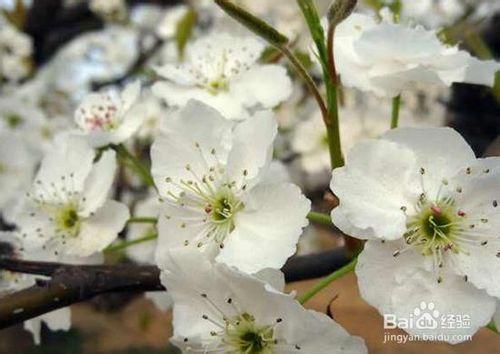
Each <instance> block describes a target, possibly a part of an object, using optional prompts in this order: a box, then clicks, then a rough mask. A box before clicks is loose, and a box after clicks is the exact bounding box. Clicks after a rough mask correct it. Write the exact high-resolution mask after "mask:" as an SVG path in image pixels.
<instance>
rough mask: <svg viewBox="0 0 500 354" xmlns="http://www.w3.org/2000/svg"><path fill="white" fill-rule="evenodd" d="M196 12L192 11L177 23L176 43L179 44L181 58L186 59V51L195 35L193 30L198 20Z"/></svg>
mask: <svg viewBox="0 0 500 354" xmlns="http://www.w3.org/2000/svg"><path fill="white" fill-rule="evenodd" d="M197 17H198V16H197V14H196V11H194V10H192V9H190V10H189V11H188V12H186V14H185V15H184V16H183V17H182V18H181V19H180V20H179V22H177V26H176V31H175V43H176V44H177V50H178V52H179V57H180V58H183V57H184V49H185V48H186V45H187V43H188V41H189V39H190V38H191V36H192V35H193V29H194V26H195V25H196V19H197Z"/></svg>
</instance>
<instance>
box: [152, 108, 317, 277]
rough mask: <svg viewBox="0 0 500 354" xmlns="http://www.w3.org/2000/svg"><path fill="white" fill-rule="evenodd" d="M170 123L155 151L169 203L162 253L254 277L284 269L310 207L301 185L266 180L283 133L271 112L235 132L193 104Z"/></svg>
mask: <svg viewBox="0 0 500 354" xmlns="http://www.w3.org/2000/svg"><path fill="white" fill-rule="evenodd" d="M164 123H165V124H164V126H163V134H162V135H160V136H159V137H158V138H157V139H156V141H155V142H154V144H153V146H152V149H151V157H152V174H153V178H154V180H155V183H156V186H157V188H158V191H159V193H160V196H161V197H162V199H163V201H164V205H163V210H162V212H161V214H160V218H159V226H158V227H159V240H158V250H157V255H161V254H162V253H164V252H165V251H166V250H168V249H172V248H178V247H188V248H194V249H199V250H200V251H203V252H208V253H211V254H212V255H213V256H214V257H215V259H216V261H218V262H223V263H226V264H228V265H231V266H236V267H238V268H239V269H240V270H242V271H245V272H249V273H252V272H256V271H259V270H260V269H263V268H281V266H283V264H284V263H285V261H286V259H287V258H288V257H290V256H291V255H292V254H293V253H294V252H295V250H296V244H297V241H298V238H299V236H300V234H301V233H302V228H303V227H305V226H306V225H307V219H306V215H307V213H308V211H309V208H310V202H309V200H307V199H306V198H305V197H304V196H303V195H302V193H301V191H300V189H299V188H298V187H297V186H295V185H293V184H290V183H283V182H274V181H268V180H267V179H265V178H264V177H265V175H266V171H267V170H268V168H269V162H270V159H271V153H272V144H273V140H274V137H275V136H276V133H277V127H276V123H275V121H274V119H273V117H272V114H271V113H270V112H267V111H260V112H257V113H255V114H254V115H253V116H252V117H250V118H249V119H248V120H246V121H244V122H242V123H239V124H237V125H236V126H234V123H233V122H231V121H228V120H226V119H224V117H222V116H221V115H220V114H219V113H218V112H217V111H215V110H213V109H212V108H210V107H208V106H206V105H205V104H203V103H201V102H196V101H190V102H189V103H188V104H187V106H186V107H185V108H184V109H182V110H180V111H179V112H177V113H176V114H173V115H172V116H171V117H170V119H168V120H166V121H165V122H164ZM193 127H196V129H194V128H193ZM233 127H234V128H233Z"/></svg>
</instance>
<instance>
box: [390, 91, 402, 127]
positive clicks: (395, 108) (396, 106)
mask: <svg viewBox="0 0 500 354" xmlns="http://www.w3.org/2000/svg"><path fill="white" fill-rule="evenodd" d="M400 109H401V95H398V96H396V97H394V98H393V99H392V116H391V129H394V128H397V127H398V125H399V111H400Z"/></svg>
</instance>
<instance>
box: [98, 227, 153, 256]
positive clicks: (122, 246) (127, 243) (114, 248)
mask: <svg viewBox="0 0 500 354" xmlns="http://www.w3.org/2000/svg"><path fill="white" fill-rule="evenodd" d="M157 238H158V234H157V233H156V232H154V233H150V234H147V235H146V236H144V237H141V238H138V239H135V240H130V241H122V242H120V243H117V244H114V245H111V246H108V247H107V248H106V249H105V250H104V252H105V253H111V252H116V251H121V250H123V249H125V248H128V247H130V246H133V245H137V244H139V243H143V242H147V241H152V240H156V239H157Z"/></svg>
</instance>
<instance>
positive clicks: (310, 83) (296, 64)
mask: <svg viewBox="0 0 500 354" xmlns="http://www.w3.org/2000/svg"><path fill="white" fill-rule="evenodd" d="M277 49H278V50H280V51H281V52H282V53H283V54H284V55H285V56H286V58H287V59H288V61H289V62H290V64H291V65H292V66H293V68H294V70H295V72H296V73H297V75H299V76H300V77H301V79H302V80H304V82H305V84H306V86H307V88H308V89H309V92H311V94H312V95H313V97H314V99H315V100H316V102H317V103H318V106H319V108H320V110H321V115H322V116H323V120H324V121H325V122H327V121H328V119H329V114H328V109H327V108H326V105H325V102H324V101H323V97H321V94H320V93H319V90H318V87H317V86H316V84H315V83H314V80H313V79H312V77H311V76H310V75H309V73H308V72H307V70H306V69H305V68H304V66H303V65H302V63H301V62H300V60H299V59H297V57H296V56H295V55H293V53H292V52H291V51H290V49H288V47H285V46H283V47H277Z"/></svg>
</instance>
